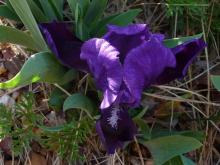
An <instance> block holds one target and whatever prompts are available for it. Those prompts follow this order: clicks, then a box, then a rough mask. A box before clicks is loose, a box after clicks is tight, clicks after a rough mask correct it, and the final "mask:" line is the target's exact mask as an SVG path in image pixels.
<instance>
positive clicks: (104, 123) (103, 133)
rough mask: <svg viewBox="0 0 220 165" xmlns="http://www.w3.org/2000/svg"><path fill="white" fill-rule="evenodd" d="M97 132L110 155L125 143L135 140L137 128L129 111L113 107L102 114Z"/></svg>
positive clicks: (97, 125)
mask: <svg viewBox="0 0 220 165" xmlns="http://www.w3.org/2000/svg"><path fill="white" fill-rule="evenodd" d="M96 130H97V132H98V134H99V136H100V139H101V141H102V143H103V144H104V146H105V147H106V149H107V151H108V153H109V154H113V153H114V152H115V150H116V149H117V148H121V147H122V146H123V143H124V142H126V141H129V140H133V137H134V135H135V134H136V133H137V128H136V126H135V124H134V123H133V121H132V119H131V117H130V116H129V114H128V111H127V110H123V109H119V108H117V107H111V108H108V109H105V110H102V112H101V118H100V120H98V121H97V123H96Z"/></svg>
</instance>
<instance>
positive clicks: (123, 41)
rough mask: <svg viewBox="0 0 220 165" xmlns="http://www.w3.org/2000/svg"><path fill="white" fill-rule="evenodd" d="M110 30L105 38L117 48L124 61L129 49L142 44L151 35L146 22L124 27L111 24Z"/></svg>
mask: <svg viewBox="0 0 220 165" xmlns="http://www.w3.org/2000/svg"><path fill="white" fill-rule="evenodd" d="M108 31H109V32H108V33H107V34H106V35H105V36H104V37H103V38H104V39H105V40H107V41H108V42H109V43H110V44H111V45H113V46H114V47H115V48H117V50H118V51H119V52H120V61H121V62H122V63H123V62H124V59H125V58H126V55H127V53H128V52H129V51H131V50H132V49H134V48H136V47H138V46H140V45H141V44H142V43H143V42H145V41H146V40H148V39H149V37H150V32H149V31H148V28H147V25H146V24H132V25H128V26H123V27H120V26H114V25H109V26H108Z"/></svg>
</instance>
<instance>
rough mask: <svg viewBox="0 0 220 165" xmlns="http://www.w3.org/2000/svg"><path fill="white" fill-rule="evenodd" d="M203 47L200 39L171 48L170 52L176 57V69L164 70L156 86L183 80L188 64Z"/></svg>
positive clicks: (203, 44) (204, 45) (202, 41)
mask: <svg viewBox="0 0 220 165" xmlns="http://www.w3.org/2000/svg"><path fill="white" fill-rule="evenodd" d="M205 47H206V43H205V42H204V40H203V39H202V38H200V39H194V40H192V41H189V42H186V43H183V44H181V45H179V46H177V47H175V48H172V52H173V53H174V55H175V57H176V63H177V64H176V67H174V68H166V69H165V70H164V72H163V73H162V74H161V75H160V76H159V77H158V79H157V84H166V83H168V82H170V81H172V80H174V79H177V78H183V77H184V76H185V75H186V73H187V70H188V67H189V66H190V64H191V63H192V62H193V60H194V59H195V58H196V56H197V55H198V54H199V53H200V52H201V51H202V50H203V49H204V48H205Z"/></svg>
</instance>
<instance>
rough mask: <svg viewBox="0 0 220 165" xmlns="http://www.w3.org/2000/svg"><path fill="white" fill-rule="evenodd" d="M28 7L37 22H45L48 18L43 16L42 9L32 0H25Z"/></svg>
mask: <svg viewBox="0 0 220 165" xmlns="http://www.w3.org/2000/svg"><path fill="white" fill-rule="evenodd" d="M27 3H28V5H29V6H30V9H31V11H32V13H33V15H34V17H35V18H36V20H37V21H38V22H47V21H49V19H48V18H47V17H46V16H45V14H44V13H43V12H42V10H41V9H40V8H39V7H38V5H37V4H36V3H35V2H34V1H33V0H27Z"/></svg>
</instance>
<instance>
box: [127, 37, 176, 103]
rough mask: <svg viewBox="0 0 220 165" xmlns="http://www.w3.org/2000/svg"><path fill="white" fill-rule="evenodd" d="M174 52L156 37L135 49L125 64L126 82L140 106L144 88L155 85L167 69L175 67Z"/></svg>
mask: <svg viewBox="0 0 220 165" xmlns="http://www.w3.org/2000/svg"><path fill="white" fill-rule="evenodd" d="M175 65H176V59H175V56H174V54H173V53H172V51H171V50H170V49H168V48H166V47H165V46H163V45H162V43H161V42H160V41H159V40H158V39H157V38H155V37H151V39H150V40H148V41H147V42H145V43H144V44H142V45H140V46H139V47H137V48H135V49H133V50H132V51H131V52H129V54H128V55H127V57H126V59H125V62H124V82H125V84H126V86H127V88H128V90H129V92H130V95H131V97H130V98H131V100H133V101H135V102H134V105H138V104H139V102H140V99H141V93H142V91H143V89H144V88H146V87H149V86H150V85H151V84H152V83H154V82H155V81H156V80H157V78H158V76H159V75H160V74H161V73H162V72H163V71H164V69H165V68H166V67H175Z"/></svg>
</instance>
